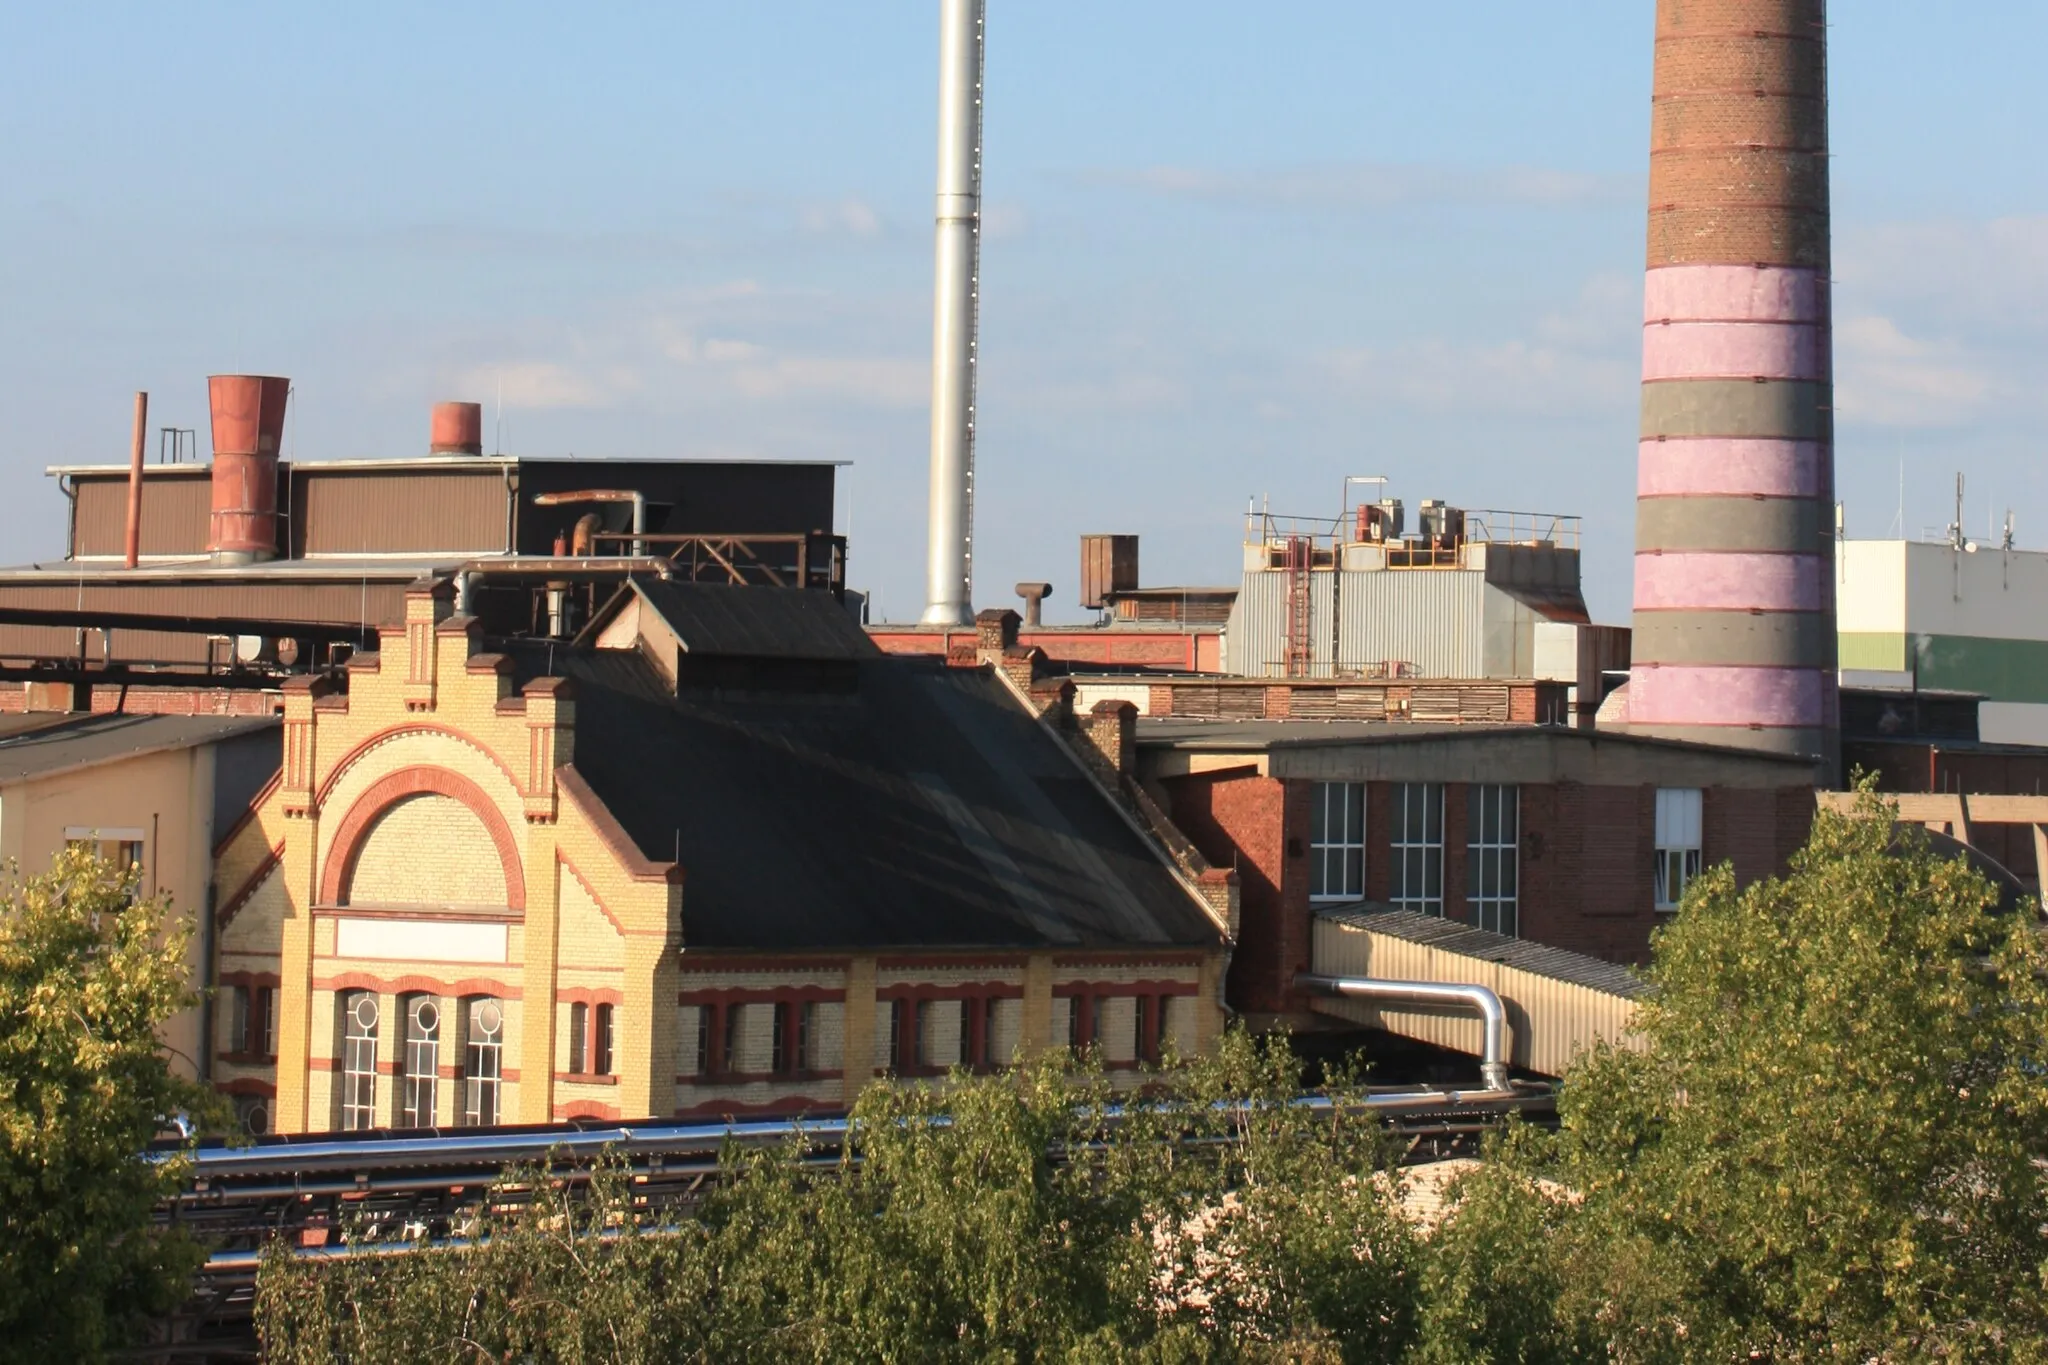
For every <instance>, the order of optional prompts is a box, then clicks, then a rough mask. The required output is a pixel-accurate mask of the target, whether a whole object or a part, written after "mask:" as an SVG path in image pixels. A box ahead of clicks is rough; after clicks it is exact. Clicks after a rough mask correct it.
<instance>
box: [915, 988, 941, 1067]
mask: <svg viewBox="0 0 2048 1365" xmlns="http://www.w3.org/2000/svg"><path fill="white" fill-rule="evenodd" d="M937 1006H938V1002H937V1001H935V1000H920V1001H918V1002H917V1054H916V1055H917V1065H918V1066H919V1067H920V1068H923V1067H928V1066H933V1065H936V1064H937V1061H938V1059H937V1056H936V1054H935V1052H934V1049H933V1046H932V1044H933V1041H934V1040H933V1034H934V1032H935V1030H936V1029H937V1027H938V1018H937V1016H938V1008H937Z"/></svg>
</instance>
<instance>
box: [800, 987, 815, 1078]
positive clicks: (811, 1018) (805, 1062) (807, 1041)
mask: <svg viewBox="0 0 2048 1365" xmlns="http://www.w3.org/2000/svg"><path fill="white" fill-rule="evenodd" d="M796 1069H797V1070H798V1071H816V1070H817V1069H818V1002H817V1001H815V1000H806V1001H804V1002H803V1003H802V1004H801V1005H798V1006H797V1007H796Z"/></svg>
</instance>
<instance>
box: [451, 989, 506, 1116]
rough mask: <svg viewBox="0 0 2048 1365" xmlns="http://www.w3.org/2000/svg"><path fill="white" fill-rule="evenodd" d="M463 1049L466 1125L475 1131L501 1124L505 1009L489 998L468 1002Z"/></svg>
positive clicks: (464, 1113) (463, 1099) (463, 1105)
mask: <svg viewBox="0 0 2048 1365" xmlns="http://www.w3.org/2000/svg"><path fill="white" fill-rule="evenodd" d="M468 1007H469V1008H468V1014H469V1018H468V1030H467V1033H466V1035H465V1037H464V1039H463V1049H462V1121H463V1122H464V1123H467V1124H469V1125H470V1126H471V1127H473V1128H482V1127H487V1126H489V1125H490V1124H494V1123H496V1122H497V1121H498V1107H499V1106H498V1101H499V1096H500V1091H501V1089H502V1087H503V1084H504V1082H503V1081H502V1079H501V1077H502V1076H503V1075H504V1053H505V1007H504V1005H502V1004H500V1003H499V1002H498V1001H496V1000H493V999H491V998H490V997H489V996H478V997H477V998H475V999H473V1000H470V1001H469V1002H468Z"/></svg>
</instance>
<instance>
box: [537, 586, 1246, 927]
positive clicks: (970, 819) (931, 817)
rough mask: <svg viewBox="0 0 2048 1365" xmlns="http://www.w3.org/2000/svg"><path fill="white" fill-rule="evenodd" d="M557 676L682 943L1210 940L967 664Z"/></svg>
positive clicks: (581, 662) (900, 661) (584, 668)
mask: <svg viewBox="0 0 2048 1365" xmlns="http://www.w3.org/2000/svg"><path fill="white" fill-rule="evenodd" d="M711 591H712V592H714V593H723V594H728V595H729V596H731V597H734V598H739V597H748V596H751V595H753V594H756V593H759V592H762V591H763V590H762V589H758V588H740V589H726V588H717V589H712V590H711ZM813 596H815V597H817V598H819V599H820V600H821V601H825V602H829V601H830V600H831V599H830V598H829V597H827V596H826V595H825V594H823V593H815V594H813ZM513 654H514V657H515V660H517V661H518V663H519V665H520V671H521V672H522V674H526V675H528V676H530V675H531V673H536V672H540V671H542V669H543V668H544V667H548V665H546V664H545V663H544V662H543V661H544V660H545V658H546V655H545V654H544V652H542V651H537V650H535V649H533V648H532V647H530V646H528V647H517V646H515V647H514V649H513ZM537 665H538V666H537ZM551 667H552V671H553V672H555V673H558V674H566V675H567V676H568V677H570V678H571V679H572V680H573V683H574V688H575V692H574V696H575V704H576V756H575V764H574V766H575V769H576V771H577V772H578V773H579V774H580V775H581V776H582V777H583V779H584V780H585V781H586V782H588V783H589V785H590V787H591V788H592V789H593V790H594V791H595V792H596V794H597V795H598V797H599V798H600V799H602V800H603V801H604V803H605V805H606V806H607V807H608V808H609V810H610V811H611V813H612V815H613V817H614V818H615V819H617V820H618V822H619V823H620V824H621V825H623V826H624V827H625V830H626V832H627V833H628V834H629V835H630V836H631V838H632V840H633V841H634V843H635V844H636V845H637V846H638V847H639V849H640V852H641V853H642V855H643V856H645V857H647V858H649V859H653V860H657V861H661V862H666V861H668V860H670V859H671V858H678V857H679V858H680V861H681V863H682V865H683V941H684V943H685V945H686V946H687V947H690V948H699V949H704V948H709V949H733V950H738V949H745V950H751V951H757V952H758V951H783V950H817V949H886V948H888V947H892V946H902V947H917V948H935V947H961V948H988V947H1001V948H1010V949H1024V948H1040V947H1054V948H1057V947H1072V948H1087V947H1129V946H1143V945H1156V946H1160V947H1165V946H1171V945H1186V946H1208V945H1213V944H1216V943H1217V942H1218V941H1219V937H1220V935H1219V931H1218V929H1217V928H1216V926H1215V924H1214V922H1213V921H1212V920H1211V919H1210V918H1209V917H1208V914H1207V913H1206V911H1205V910H1204V908H1203V907H1202V906H1201V905H1199V904H1198V903H1197V902H1196V900H1195V899H1194V897H1193V895H1192V894H1191V893H1190V892H1189V890H1188V889H1187V888H1186V886H1185V885H1184V884H1183V883H1182V882H1181V881H1179V879H1178V878H1177V876H1176V875H1175V874H1174V873H1173V872H1172V871H1171V870H1169V868H1168V866H1167V865H1166V863H1165V862H1164V861H1163V860H1162V859H1161V858H1160V856H1159V855H1158V854H1157V853H1156V852H1155V851H1154V849H1153V846H1152V845H1151V844H1150V843H1149V841H1147V840H1146V839H1145V838H1144V837H1143V836H1141V835H1140V834H1139V833H1138V832H1137V831H1136V830H1135V829H1134V828H1132V826H1131V825H1130V824H1129V823H1127V822H1126V820H1125V819H1124V818H1123V816H1122V814H1121V812H1120V810H1119V808H1118V807H1116V806H1115V805H1114V804H1113V803H1112V802H1111V801H1110V799H1109V798H1108V797H1107V796H1105V795H1104V794H1103V793H1102V791H1101V790H1100V789H1099V788H1098V787H1096V786H1095V785H1094V784H1093V783H1092V782H1091V781H1090V780H1089V779H1088V777H1087V776H1086V775H1085V774H1084V772H1083V770H1082V769H1081V768H1080V766H1079V765H1078V764H1077V763H1076V762H1075V760H1074V759H1073V758H1072V757H1071V755H1070V753H1069V752H1068V751H1067V750H1066V748H1065V746H1064V745H1063V744H1062V742H1061V741H1060V739H1059V738H1058V737H1057V736H1055V735H1054V734H1052V733H1051V732H1049V731H1048V730H1046V729H1045V727H1043V726H1042V725H1041V724H1040V723H1039V722H1038V721H1037V720H1036V719H1035V718H1034V717H1032V716H1031V715H1030V714H1029V713H1027V712H1026V711H1025V710H1024V709H1023V708H1022V707H1021V706H1020V705H1019V704H1018V703H1017V702H1016V700H1015V698H1014V697H1013V696H1011V695H1010V694H1009V693H1008V692H1007V691H1006V690H1005V689H1004V687H1003V685H1002V684H1001V683H1000V682H998V681H997V680H996V679H995V678H993V677H992V676H990V675H989V674H988V673H987V672H985V671H983V670H980V669H949V668H946V667H945V666H944V665H943V664H941V663H939V662H938V661H936V660H929V659H924V658H915V657H900V658H899V657H892V656H886V655H883V654H881V653H880V652H879V651H877V652H875V653H872V654H870V655H869V656H868V657H865V658H862V659H859V660H856V661H852V662H848V663H845V664H843V665H840V666H839V667H836V668H835V669H833V670H832V671H831V672H830V673H829V674H819V673H817V672H816V671H815V670H804V669H802V668H801V667H800V666H796V667H792V668H791V671H790V672H789V674H788V677H787V678H782V679H778V678H777V676H775V670H774V669H767V670H763V671H762V672H761V673H759V674H756V675H752V676H751V677H750V681H749V683H748V685H747V686H746V687H745V688H744V689H740V690H734V689H722V688H712V687H707V686H697V685H693V684H692V683H690V682H689V681H688V680H687V678H686V680H685V682H684V683H683V685H682V687H681V688H680V690H679V691H676V690H671V688H670V686H669V684H668V683H667V682H666V680H665V679H664V677H663V676H662V674H661V673H660V672H659V671H658V670H657V669H656V668H655V667H654V666H653V665H652V664H651V663H649V662H648V661H647V660H646V659H645V658H644V657H642V656H641V655H640V654H639V653H638V652H636V651H631V650H590V649H579V650H573V651H567V652H560V653H557V654H556V655H555V656H554V658H553V662H552V665H551Z"/></svg>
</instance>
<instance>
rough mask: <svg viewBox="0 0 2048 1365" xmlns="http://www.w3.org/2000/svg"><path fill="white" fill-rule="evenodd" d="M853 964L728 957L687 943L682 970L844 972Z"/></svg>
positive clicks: (841, 960) (751, 955) (835, 960)
mask: <svg viewBox="0 0 2048 1365" xmlns="http://www.w3.org/2000/svg"><path fill="white" fill-rule="evenodd" d="M852 965H853V961H852V959H851V958H844V957H773V956H770V955H768V954H765V953H735V954H732V955H731V956H727V955H725V954H723V953H720V952H719V951H718V950H717V949H715V948H692V947H691V946H690V945H689V944H687V943H686V944H684V945H683V959H682V969H683V970H684V971H686V972H843V971H845V970H847V968H849V967H851V966H852Z"/></svg>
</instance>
